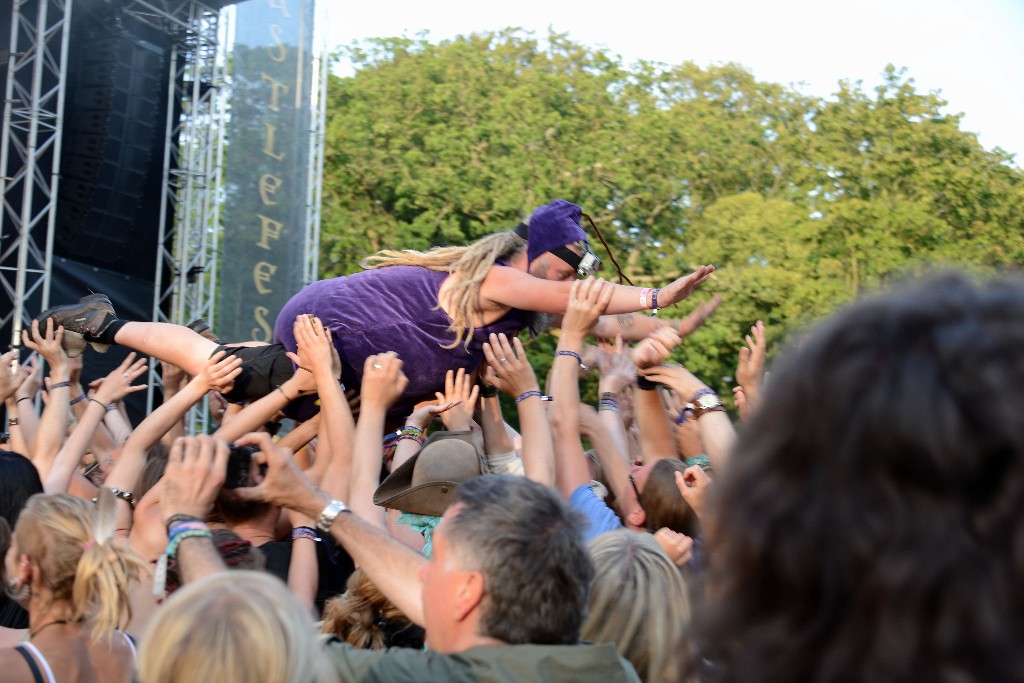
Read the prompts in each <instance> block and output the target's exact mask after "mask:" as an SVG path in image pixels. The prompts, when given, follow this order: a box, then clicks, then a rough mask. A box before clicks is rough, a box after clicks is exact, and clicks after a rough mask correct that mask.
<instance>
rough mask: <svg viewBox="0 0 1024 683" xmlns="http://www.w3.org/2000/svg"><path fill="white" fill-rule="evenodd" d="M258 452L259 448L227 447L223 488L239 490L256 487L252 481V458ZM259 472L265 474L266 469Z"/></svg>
mask: <svg viewBox="0 0 1024 683" xmlns="http://www.w3.org/2000/svg"><path fill="white" fill-rule="evenodd" d="M259 452H260V447H259V446H236V445H235V444H231V445H229V446H228V471H227V474H226V475H225V476H224V488H226V489H240V488H243V487H246V486H255V485H256V482H254V481H253V480H252V471H251V470H252V456H253V454H254V453H259ZM261 470H262V471H263V472H265V471H266V468H261Z"/></svg>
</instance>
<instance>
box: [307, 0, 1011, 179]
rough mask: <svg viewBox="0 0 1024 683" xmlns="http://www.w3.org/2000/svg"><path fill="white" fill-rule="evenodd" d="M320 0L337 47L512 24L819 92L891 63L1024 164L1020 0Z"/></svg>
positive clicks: (872, 78)
mask: <svg viewBox="0 0 1024 683" xmlns="http://www.w3.org/2000/svg"><path fill="white" fill-rule="evenodd" d="M320 1H321V2H323V3H327V4H328V5H329V9H328V25H329V26H330V29H329V31H328V37H327V40H328V44H329V46H330V47H332V48H333V47H335V46H338V45H342V44H346V43H348V42H350V41H352V40H357V39H363V38H376V37H389V36H403V35H404V36H408V37H410V38H412V37H416V36H417V35H418V34H419V33H420V32H422V31H427V32H428V33H427V35H426V38H427V39H428V40H430V41H432V42H437V41H440V40H443V39H447V38H453V37H455V36H457V35H465V34H469V33H474V32H484V31H496V30H499V29H502V28H506V27H510V26H514V27H520V28H523V29H526V30H528V31H532V32H533V33H534V35H535V36H536V37H538V38H543V37H545V36H546V35H547V32H548V29H549V28H551V29H553V30H555V31H556V32H559V33H566V34H568V36H569V38H570V39H571V40H573V41H575V42H577V43H581V44H583V45H586V46H589V47H592V48H602V49H605V50H607V51H608V52H610V53H613V54H617V55H620V56H621V57H622V58H623V61H624V63H625V64H626V65H629V64H631V63H633V62H634V61H636V60H638V59H648V60H654V61H660V62H665V63H669V64H679V63H682V62H684V61H686V60H692V61H694V62H696V63H697V64H700V65H702V66H707V65H709V64H712V63H723V62H738V63H739V64H742V65H743V66H745V67H746V68H747V69H749V70H750V71H751V72H753V74H754V75H755V76H756V77H757V78H758V79H760V80H766V81H774V82H777V83H783V84H786V85H796V86H799V87H800V89H801V90H802V91H803V92H806V93H808V94H812V95H819V96H827V95H829V94H831V93H832V92H834V91H835V90H836V84H837V83H838V82H839V80H841V79H847V80H862V81H863V82H864V85H865V88H870V87H871V86H874V85H875V84H877V83H878V82H879V81H880V80H881V77H880V74H881V73H882V70H883V69H884V67H885V65H886V64H887V63H892V64H894V65H896V66H897V67H907V70H908V72H907V73H908V75H909V76H911V77H912V78H914V79H915V81H916V84H917V88H918V90H919V91H928V90H938V91H941V95H942V96H943V97H944V98H945V99H946V100H948V101H949V107H948V109H947V111H948V112H949V113H963V114H965V116H964V119H963V121H962V123H961V127H962V128H963V129H964V130H968V131H971V132H974V133H978V135H979V139H980V141H981V144H982V145H983V146H984V147H986V148H988V149H992V148H994V147H996V146H999V147H1002V148H1003V149H1005V150H1006V151H1008V152H1011V153H1014V154H1016V155H1017V159H1016V161H1017V164H1018V165H1019V166H1024V0H843V1H841V2H840V1H838V0H699V1H695V0H630V1H629V2H624V3H615V4H611V3H609V4H607V5H606V4H605V3H600V2H595V1H594V0H512V1H511V2H505V1H502V2H497V1H495V0H483V1H481V0H473V1H470V0H435V1H434V2H427V1H424V0H415V1H414V0H384V1H378V2H344V1H343V0H320ZM609 5H611V6H613V7H617V9H616V10H614V11H609V10H608V9H607V7H608V6H609ZM801 84H802V85H801Z"/></svg>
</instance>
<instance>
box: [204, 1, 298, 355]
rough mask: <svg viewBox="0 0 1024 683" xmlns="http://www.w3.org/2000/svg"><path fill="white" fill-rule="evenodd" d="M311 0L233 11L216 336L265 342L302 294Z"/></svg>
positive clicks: (246, 6)
mask: <svg viewBox="0 0 1024 683" xmlns="http://www.w3.org/2000/svg"><path fill="white" fill-rule="evenodd" d="M315 3H316V0H248V1H247V2H242V3H239V4H238V5H237V6H236V12H237V15H236V16H237V19H236V21H235V26H236V29H235V40H234V43H233V45H232V47H231V52H230V56H229V60H230V62H229V70H230V73H231V99H230V119H229V122H228V128H227V145H226V148H225V164H224V187H225V196H224V212H223V217H222V220H223V241H222V244H221V251H220V273H219V275H218V290H219V292H218V302H217V327H216V331H217V335H218V336H219V337H220V338H221V339H224V340H225V341H227V342H238V341H248V340H257V341H264V342H270V341H272V337H273V326H274V320H275V319H276V317H277V313H278V311H280V310H281V307H282V306H283V305H284V303H285V302H286V301H288V299H289V298H290V297H291V296H292V295H294V294H295V293H296V292H298V291H299V289H301V288H302V286H303V285H304V284H306V283H305V282H303V264H304V257H305V249H306V245H305V242H304V240H305V234H306V232H305V223H306V220H307V215H308V213H307V206H306V203H307V195H308V193H307V186H308V184H309V168H310V154H312V153H313V149H312V145H311V144H310V129H311V126H312V107H313V104H312V103H313V96H314V93H313V91H314V89H315V87H316V84H315V83H313V52H312V51H313V29H314V25H313V24H314V19H315Z"/></svg>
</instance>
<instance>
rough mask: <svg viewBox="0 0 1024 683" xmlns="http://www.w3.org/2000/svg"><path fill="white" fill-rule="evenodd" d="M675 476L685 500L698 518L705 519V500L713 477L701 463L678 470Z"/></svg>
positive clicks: (677, 485)
mask: <svg viewBox="0 0 1024 683" xmlns="http://www.w3.org/2000/svg"><path fill="white" fill-rule="evenodd" d="M675 477H676V487H677V488H678V489H679V493H680V494H681V495H682V496H683V500H685V501H686V502H687V504H688V505H689V506H690V507H692V508H693V511H694V513H695V514H696V515H697V518H698V519H703V514H704V500H705V499H706V498H707V495H708V491H709V490H710V488H711V477H709V476H708V474H707V472H705V471H704V470H703V469H701V467H700V466H699V465H693V466H691V467H687V468H686V469H685V470H683V471H682V472H676V473H675Z"/></svg>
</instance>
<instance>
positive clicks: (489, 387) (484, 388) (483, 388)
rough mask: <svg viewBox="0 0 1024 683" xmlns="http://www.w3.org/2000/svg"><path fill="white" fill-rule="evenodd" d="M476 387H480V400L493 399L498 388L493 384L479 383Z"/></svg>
mask: <svg viewBox="0 0 1024 683" xmlns="http://www.w3.org/2000/svg"><path fill="white" fill-rule="evenodd" d="M477 386H478V387H480V394H479V396H480V398H494V397H495V396H497V395H498V387H496V386H494V385H493V384H484V383H483V382H479V383H477Z"/></svg>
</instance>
